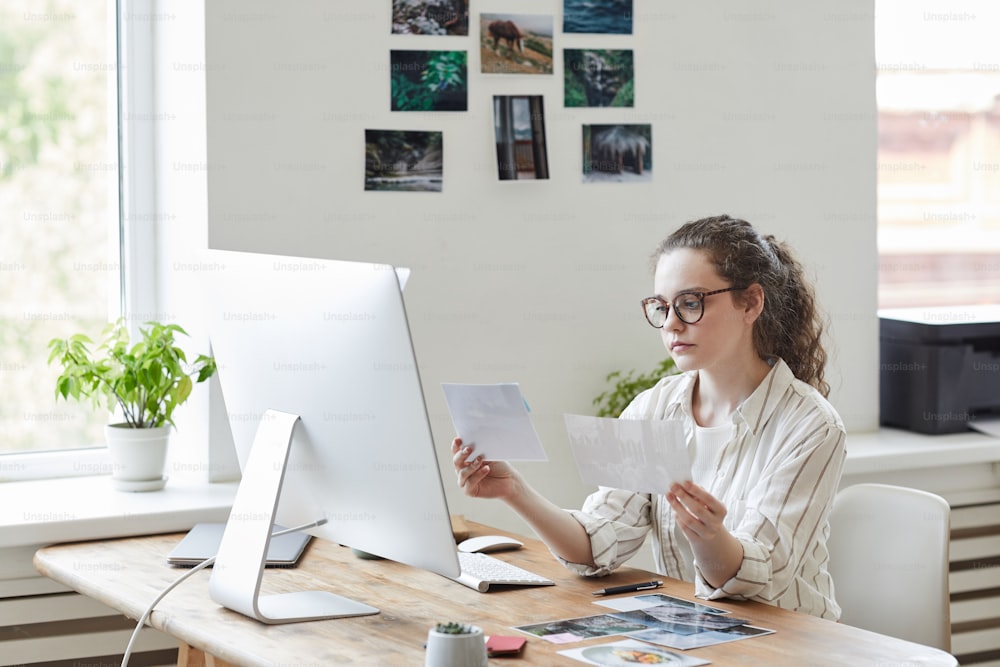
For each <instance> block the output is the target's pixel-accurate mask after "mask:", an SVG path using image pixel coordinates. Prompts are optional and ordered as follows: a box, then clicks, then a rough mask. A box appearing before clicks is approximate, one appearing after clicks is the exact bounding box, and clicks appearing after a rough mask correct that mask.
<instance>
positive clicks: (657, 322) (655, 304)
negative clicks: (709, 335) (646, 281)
mask: <svg viewBox="0 0 1000 667" xmlns="http://www.w3.org/2000/svg"><path fill="white" fill-rule="evenodd" d="M741 289H746V287H726V288H725V289H717V290H713V291H711V292H681V293H680V294H678V295H677V296H676V297H674V302H673V304H669V303H667V302H666V301H664V300H663V299H661V298H660V297H658V296H647V297H646V298H645V299H643V300H642V312H643V314H644V315H645V316H646V321H647V322H649V324H650V326H652V327H655V328H657V329H662V328H663V325H664V324H666V323H667V314H668V313H669V312H670V308H671V305H672V306H673V309H674V315H676V316H677V319H679V320H680V321H681V322H684V323H685V324H697V323H698V322H699V321H700V320H701V318H702V317H703V316H704V315H705V297H709V296H712V295H713V294H722V293H723V292H734V291H737V290H741Z"/></svg>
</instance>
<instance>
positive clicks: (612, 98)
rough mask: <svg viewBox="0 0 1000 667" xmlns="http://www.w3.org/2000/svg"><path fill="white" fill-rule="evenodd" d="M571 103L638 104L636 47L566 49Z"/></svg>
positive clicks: (567, 96) (566, 98)
mask: <svg viewBox="0 0 1000 667" xmlns="http://www.w3.org/2000/svg"><path fill="white" fill-rule="evenodd" d="M563 78H564V81H565V92H564V103H565V105H566V106H567V107H634V106H635V67H634V64H633V60H632V49H564V50H563Z"/></svg>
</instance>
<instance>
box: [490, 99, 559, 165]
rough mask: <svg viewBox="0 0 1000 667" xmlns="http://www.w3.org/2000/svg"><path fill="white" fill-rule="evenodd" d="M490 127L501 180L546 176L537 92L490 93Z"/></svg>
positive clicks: (539, 102) (543, 136) (545, 158)
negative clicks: (519, 93) (495, 147)
mask: <svg viewBox="0 0 1000 667" xmlns="http://www.w3.org/2000/svg"><path fill="white" fill-rule="evenodd" d="M493 127H494V128H495V137H496V144H497V177H498V178H499V179H500V180H501V181H513V180H539V179H546V178H548V177H549V158H548V149H547V148H546V145H545V112H544V108H543V104H542V96H541V95H494V96H493Z"/></svg>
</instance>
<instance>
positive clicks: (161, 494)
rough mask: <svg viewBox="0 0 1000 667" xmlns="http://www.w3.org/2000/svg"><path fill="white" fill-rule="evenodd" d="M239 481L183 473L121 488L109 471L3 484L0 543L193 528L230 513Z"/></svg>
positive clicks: (22, 543) (36, 542) (223, 518)
mask: <svg viewBox="0 0 1000 667" xmlns="http://www.w3.org/2000/svg"><path fill="white" fill-rule="evenodd" d="M238 485H239V483H238V482H235V481H234V482H220V483H209V482H206V481H203V480H197V479H184V478H183V477H181V476H178V477H177V478H176V479H173V478H172V479H170V480H168V481H167V484H166V486H165V487H164V488H163V489H162V490H161V491H152V492H147V493H129V492H124V491H117V490H115V488H114V487H113V485H112V482H111V477H110V476H109V475H94V476H87V477H71V478H61V479H44V480H33V481H21V482H7V483H4V484H0V548H7V547H21V546H41V545H46V544H53V543H56V542H72V541H77V540H94V539H108V538H114V537H127V536H131V535H151V534H155V533H168V532H179V531H185V530H189V529H190V528H191V527H192V526H193V525H194V524H196V523H199V522H206V521H218V522H224V521H226V520H227V519H228V518H229V512H230V509H231V507H232V503H233V498H234V497H235V495H236V488H237V487H238Z"/></svg>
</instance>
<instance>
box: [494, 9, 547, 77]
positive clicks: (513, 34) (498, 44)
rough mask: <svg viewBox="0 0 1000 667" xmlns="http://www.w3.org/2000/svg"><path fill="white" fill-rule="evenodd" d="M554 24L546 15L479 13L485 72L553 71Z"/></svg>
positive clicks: (545, 72) (543, 72) (527, 72)
mask: <svg viewBox="0 0 1000 667" xmlns="http://www.w3.org/2000/svg"><path fill="white" fill-rule="evenodd" d="M552 24H553V18H552V17H551V16H546V15H535V14H485V13H484V14H480V15H479V53H480V56H481V61H482V71H483V73H484V74H552V31H553V28H552Z"/></svg>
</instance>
